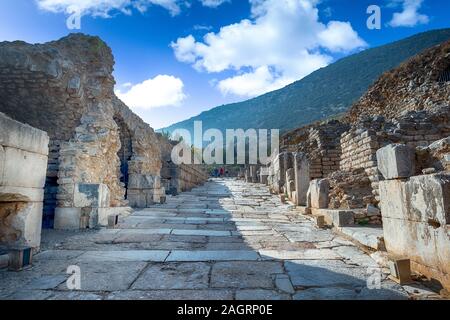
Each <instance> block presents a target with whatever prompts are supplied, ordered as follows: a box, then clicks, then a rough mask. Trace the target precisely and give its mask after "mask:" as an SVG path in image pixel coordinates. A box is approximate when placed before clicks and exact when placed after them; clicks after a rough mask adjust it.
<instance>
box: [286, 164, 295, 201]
mask: <svg viewBox="0 0 450 320" xmlns="http://www.w3.org/2000/svg"><path fill="white" fill-rule="evenodd" d="M285 181H286V188H285V189H286V190H285V193H286V195H287V196H288V198H289V199H291V200H292V199H293V192H295V170H294V169H293V168H290V169H287V170H286V180H285Z"/></svg>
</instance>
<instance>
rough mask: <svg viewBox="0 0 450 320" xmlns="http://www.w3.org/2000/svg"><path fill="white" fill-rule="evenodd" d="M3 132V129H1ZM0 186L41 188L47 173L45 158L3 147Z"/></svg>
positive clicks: (40, 155)
mask: <svg viewBox="0 0 450 320" xmlns="http://www.w3.org/2000/svg"><path fill="white" fill-rule="evenodd" d="M2 130H3V129H2ZM0 156H1V157H3V164H2V165H0V166H1V167H3V172H0V185H3V186H13V187H25V188H43V187H44V185H45V177H46V172H47V156H45V155H42V154H37V153H31V152H29V151H24V150H20V149H16V148H10V147H4V148H3V152H0ZM0 160H1V159H0Z"/></svg>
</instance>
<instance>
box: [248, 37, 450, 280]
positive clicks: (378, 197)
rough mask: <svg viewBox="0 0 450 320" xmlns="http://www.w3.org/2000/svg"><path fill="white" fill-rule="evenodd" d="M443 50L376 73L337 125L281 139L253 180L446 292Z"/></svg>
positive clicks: (448, 132)
mask: <svg viewBox="0 0 450 320" xmlns="http://www.w3.org/2000/svg"><path fill="white" fill-rule="evenodd" d="M449 57H450V42H447V43H444V44H442V45H439V46H436V47H434V48H431V49H429V50H427V51H425V52H424V53H423V54H421V55H419V56H417V57H414V58H412V59H411V60H409V61H407V62H405V63H404V64H403V65H401V66H400V67H399V68H397V69H395V70H392V71H390V72H388V73H386V74H385V75H383V76H382V77H381V78H380V79H379V80H378V81H377V82H376V83H375V84H374V85H373V86H372V87H371V88H370V89H369V91H368V92H367V93H366V94H365V95H364V96H363V97H362V98H361V99H360V101H358V102H357V103H355V104H354V106H353V108H352V109H351V110H350V111H349V112H348V114H347V115H345V116H344V117H343V119H341V120H330V121H325V122H321V123H316V124H312V125H310V126H307V127H304V128H299V129H297V130H294V131H291V132H288V133H287V134H285V135H284V136H283V138H282V152H281V153H280V154H278V155H275V157H274V158H272V160H271V163H270V165H269V166H268V167H267V168H257V167H252V166H249V167H247V168H246V177H252V179H249V178H247V180H248V181H250V182H255V181H254V180H255V179H254V178H253V174H252V172H253V171H254V170H258V169H259V171H260V172H261V173H263V172H264V174H265V175H266V177H263V176H262V175H261V176H260V178H259V182H261V183H264V184H267V185H268V186H269V187H270V188H271V190H272V192H274V193H279V194H281V195H282V197H283V199H284V198H285V199H288V200H291V201H292V202H293V203H294V204H296V205H298V206H299V209H300V210H301V211H302V212H303V213H305V214H313V216H315V217H322V218H323V219H324V221H325V223H326V224H328V225H331V226H333V227H334V228H335V229H336V230H337V231H338V232H340V233H343V234H345V235H347V236H349V237H350V238H351V239H353V240H355V241H357V242H358V243H359V244H360V245H362V246H363V247H364V248H365V249H367V250H369V251H371V252H374V251H377V250H378V251H381V252H386V250H387V254H388V255H389V258H390V259H392V260H395V259H399V258H406V259H410V261H411V265H412V269H413V270H414V271H416V272H418V273H420V274H423V275H425V276H427V277H428V278H430V279H436V280H438V281H439V282H440V283H441V284H442V285H443V286H444V287H446V288H447V289H448V288H449V287H450V269H449V266H450V256H449V253H450V229H449V228H450V171H449V163H450V82H448V81H444V80H445V79H447V78H446V76H445V75H446V74H447V72H448V71H447V70H448V68H449V67H450V59H449Z"/></svg>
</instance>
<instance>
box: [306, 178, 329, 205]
mask: <svg viewBox="0 0 450 320" xmlns="http://www.w3.org/2000/svg"><path fill="white" fill-rule="evenodd" d="M309 190H310V193H311V207H312V208H317V209H326V208H328V202H329V198H328V193H329V191H330V183H329V181H328V180H326V179H319V180H313V181H311V183H310V186H309Z"/></svg>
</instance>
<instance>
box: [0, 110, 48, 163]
mask: <svg viewBox="0 0 450 320" xmlns="http://www.w3.org/2000/svg"><path fill="white" fill-rule="evenodd" d="M0 128H1V130H0V145H2V146H5V147H10V148H15V149H20V150H24V151H28V152H31V153H38V154H41V155H45V156H46V155H48V143H49V138H48V135H47V133H46V132H44V131H41V130H39V129H36V128H33V127H31V126H29V125H26V124H23V123H20V122H18V121H15V120H13V119H11V118H9V117H7V116H6V115H4V114H3V113H1V112H0Z"/></svg>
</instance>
